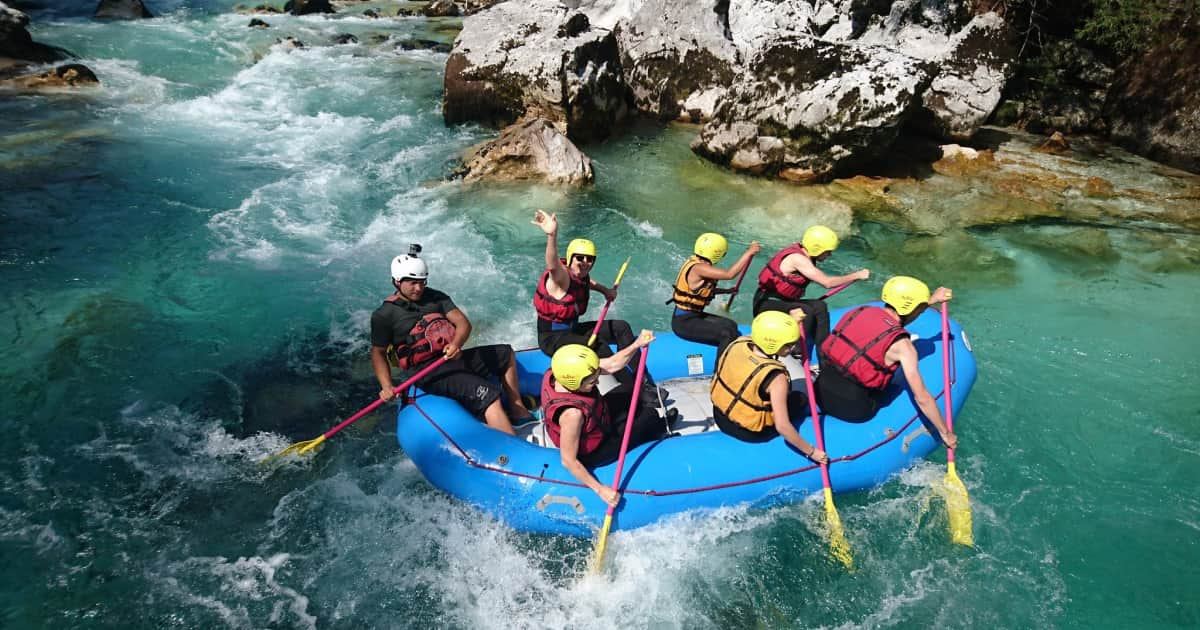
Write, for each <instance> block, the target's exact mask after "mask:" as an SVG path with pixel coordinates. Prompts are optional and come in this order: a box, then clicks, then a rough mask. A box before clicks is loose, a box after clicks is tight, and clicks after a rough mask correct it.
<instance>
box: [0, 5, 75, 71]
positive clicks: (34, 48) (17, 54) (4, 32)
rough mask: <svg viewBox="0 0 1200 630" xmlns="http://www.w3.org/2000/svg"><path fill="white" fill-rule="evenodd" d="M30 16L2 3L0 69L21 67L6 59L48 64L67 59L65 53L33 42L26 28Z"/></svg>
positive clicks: (0, 12)
mask: <svg viewBox="0 0 1200 630" xmlns="http://www.w3.org/2000/svg"><path fill="white" fill-rule="evenodd" d="M27 26H29V16H28V15H26V14H25V13H24V12H22V11H18V10H16V9H14V8H11V7H9V6H8V5H7V4H5V3H3V2H0V68H3V67H4V66H10V65H21V64H19V63H16V62H12V61H9V62H5V61H4V58H8V59H10V60H19V61H36V62H42V63H44V62H47V61H57V60H59V59H65V58H66V57H67V56H68V55H67V54H66V52H65V51H63V50H60V49H58V48H54V47H52V46H47V45H45V44H39V43H37V42H35V41H33V36H32V35H30V34H29V31H28V30H26V27H27Z"/></svg>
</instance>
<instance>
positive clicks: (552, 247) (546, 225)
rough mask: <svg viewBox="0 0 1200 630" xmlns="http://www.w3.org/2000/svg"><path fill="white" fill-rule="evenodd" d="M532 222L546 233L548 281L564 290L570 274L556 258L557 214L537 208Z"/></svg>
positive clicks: (568, 284)
mask: <svg viewBox="0 0 1200 630" xmlns="http://www.w3.org/2000/svg"><path fill="white" fill-rule="evenodd" d="M532 223H533V224H534V225H536V226H538V227H539V228H541V229H542V231H543V232H545V233H546V269H548V270H549V271H550V282H553V283H554V284H555V286H556V287H557V288H558V290H559V291H566V290H567V287H568V286H570V284H571V276H570V274H569V273H568V272H567V267H566V266H565V265H563V264H562V261H561V260H559V258H558V215H557V214H546V212H545V211H544V210H537V211H535V212H534V213H533V221H532Z"/></svg>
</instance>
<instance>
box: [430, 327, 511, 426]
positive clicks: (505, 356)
mask: <svg viewBox="0 0 1200 630" xmlns="http://www.w3.org/2000/svg"><path fill="white" fill-rule="evenodd" d="M512 361H513V349H512V346H510V345H508V344H506V343H501V344H495V345H490V346H477V347H475V348H468V349H466V350H463V351H462V355H461V356H459V357H458V358H457V359H454V360H453V361H446V362H445V363H443V364H442V365H441V366H439V367H438V368H437V369H436V370H434V371H433V372H430V373H429V374H428V375H427V376H426V377H425V378H423V379H421V382H419V383H417V385H418V386H419V387H420V388H421V389H423V390H425V391H426V392H428V393H430V394H434V395H435V396H445V397H446V398H449V399H451V400H453V401H455V402H457V403H458V404H460V405H462V406H463V407H464V408H465V409H466V410H467V411H468V412H470V413H471V415H473V416H475V417H476V418H483V412H484V411H485V410H487V408H488V407H490V406H491V404H492V403H494V402H496V401H497V400H499V399H500V387H499V383H500V379H502V378H503V377H504V372H505V370H507V369H508V366H509V365H510V364H511V363H512Z"/></svg>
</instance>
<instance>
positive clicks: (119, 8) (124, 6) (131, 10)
mask: <svg viewBox="0 0 1200 630" xmlns="http://www.w3.org/2000/svg"><path fill="white" fill-rule="evenodd" d="M92 17H96V18H100V19H102V20H140V19H143V18H152V17H154V14H152V13H150V10H149V9H147V8H146V5H145V4H143V3H142V0H100V4H98V5H96V12H95V13H94V14H92Z"/></svg>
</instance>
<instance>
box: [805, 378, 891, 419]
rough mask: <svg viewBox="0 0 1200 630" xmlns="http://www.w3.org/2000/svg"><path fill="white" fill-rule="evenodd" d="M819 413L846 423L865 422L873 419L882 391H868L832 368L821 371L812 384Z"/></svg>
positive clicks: (877, 409) (881, 397)
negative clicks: (819, 409) (819, 406)
mask: <svg viewBox="0 0 1200 630" xmlns="http://www.w3.org/2000/svg"><path fill="white" fill-rule="evenodd" d="M814 386H815V389H816V394H817V402H818V403H819V404H820V405H821V411H823V412H825V413H827V414H830V415H833V416H837V417H838V418H840V419H842V420H845V421H846V422H866V421H867V420H870V419H871V418H874V417H875V414H876V412H878V411H879V406H880V404H881V401H882V399H883V395H884V392H883V390H870V389H867V388H866V387H863V386H862V385H860V384H858V383H857V382H855V381H852V380H850V379H848V378H846V377H845V376H842V374H841V372H838V371H837V370H835V369H834V368H832V367H829V368H826V369H824V370H822V371H821V375H820V376H818V377H817V382H816V383H814Z"/></svg>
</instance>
